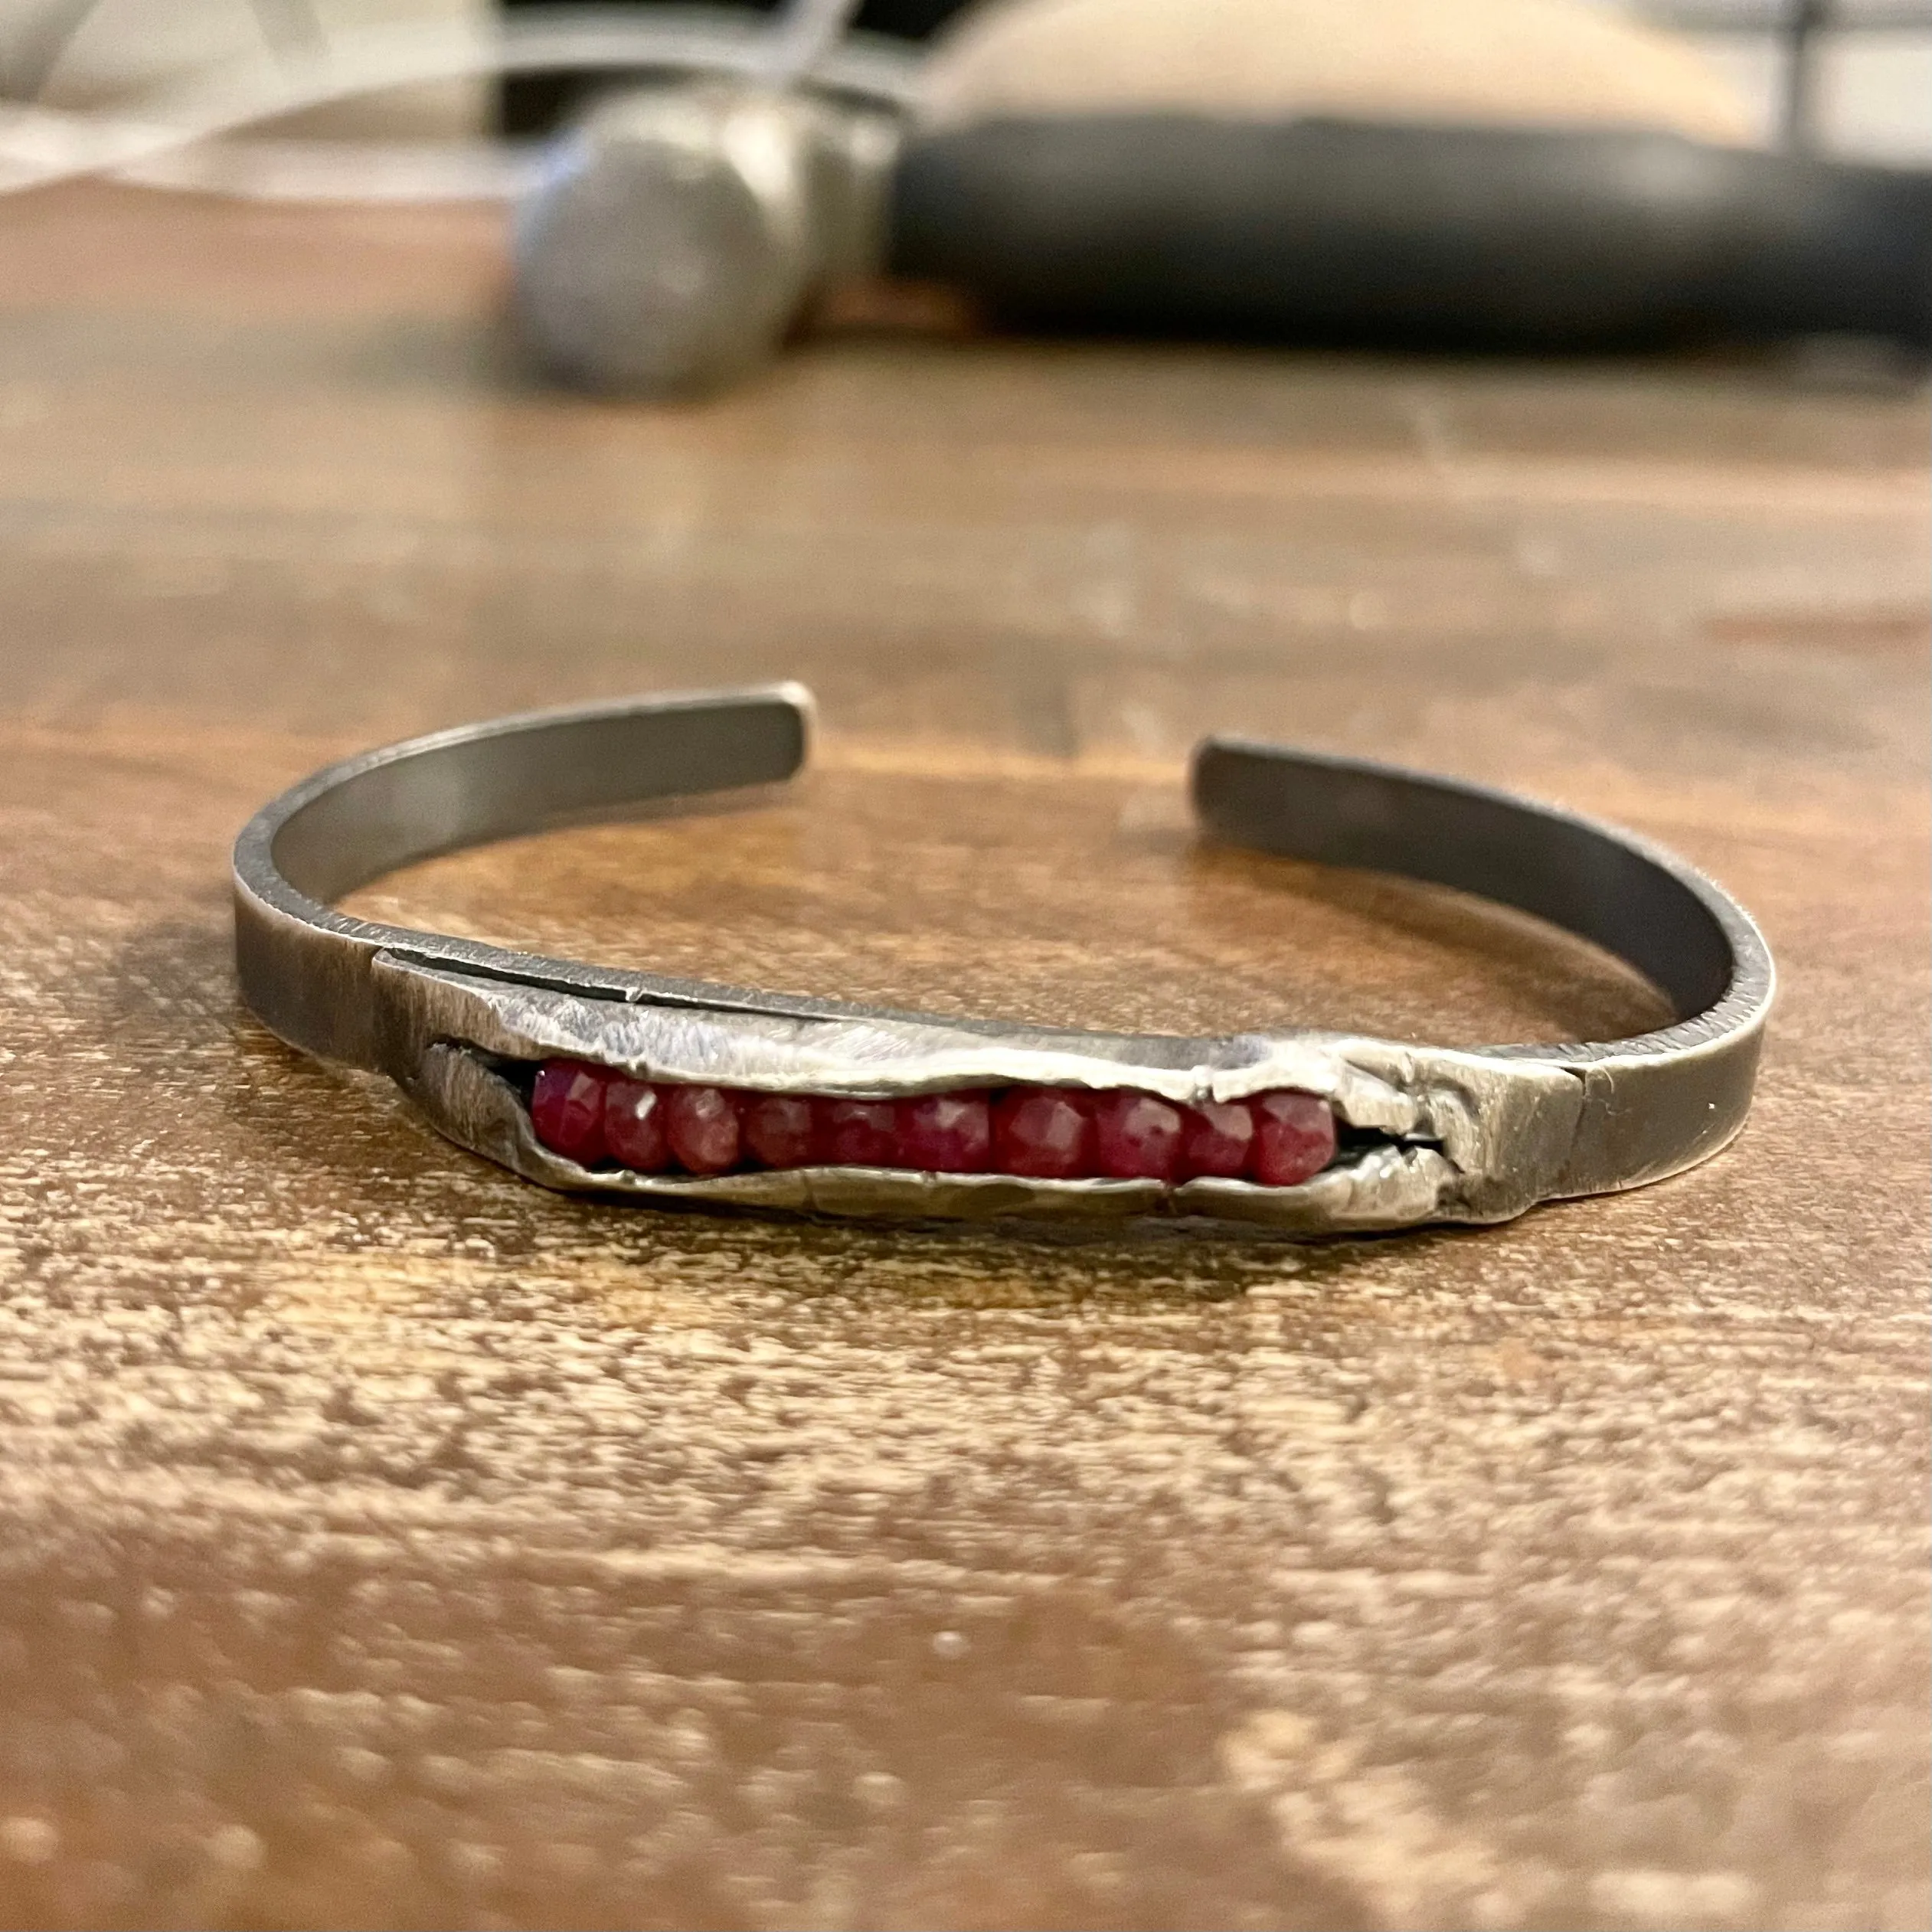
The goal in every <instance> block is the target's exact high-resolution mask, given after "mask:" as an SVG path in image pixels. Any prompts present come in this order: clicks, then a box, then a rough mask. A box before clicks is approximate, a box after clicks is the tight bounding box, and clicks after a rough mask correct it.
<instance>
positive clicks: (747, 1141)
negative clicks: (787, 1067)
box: [738, 1093, 812, 1167]
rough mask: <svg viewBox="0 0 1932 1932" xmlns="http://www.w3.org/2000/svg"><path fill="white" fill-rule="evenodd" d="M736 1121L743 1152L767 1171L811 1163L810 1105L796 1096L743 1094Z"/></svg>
mask: <svg viewBox="0 0 1932 1932" xmlns="http://www.w3.org/2000/svg"><path fill="white" fill-rule="evenodd" d="M738 1117H739V1121H740V1126H741V1128H742V1130H743V1132H744V1146H745V1152H747V1153H748V1154H750V1156H751V1157H752V1158H753V1159H754V1160H758V1161H762V1162H763V1163H764V1164H765V1165H766V1166H767V1167H806V1166H809V1165H810V1163H811V1160H812V1103H811V1102H810V1101H809V1100H804V1099H802V1098H801V1097H799V1095H797V1094H796V1093H747V1095H746V1096H745V1097H744V1100H743V1101H742V1102H741V1103H740V1109H739V1116H738Z"/></svg>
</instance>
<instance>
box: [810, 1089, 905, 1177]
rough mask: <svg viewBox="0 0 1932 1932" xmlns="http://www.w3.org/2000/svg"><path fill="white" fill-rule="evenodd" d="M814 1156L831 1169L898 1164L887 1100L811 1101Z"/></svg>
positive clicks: (896, 1141) (892, 1121)
mask: <svg viewBox="0 0 1932 1932" xmlns="http://www.w3.org/2000/svg"><path fill="white" fill-rule="evenodd" d="M812 1115H813V1123H812V1124H813V1129H814V1133H813V1157H814V1158H815V1159H817V1160H819V1161H822V1162H824V1163H825V1165H827V1166H830V1167H892V1166H896V1165H897V1156H898V1152H899V1136H898V1135H897V1133H896V1132H895V1131H894V1127H895V1123H894V1117H893V1116H894V1108H893V1105H892V1103H891V1101H890V1100H814V1101H813V1102H812Z"/></svg>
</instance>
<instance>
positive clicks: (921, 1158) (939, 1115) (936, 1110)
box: [898, 1093, 993, 1174]
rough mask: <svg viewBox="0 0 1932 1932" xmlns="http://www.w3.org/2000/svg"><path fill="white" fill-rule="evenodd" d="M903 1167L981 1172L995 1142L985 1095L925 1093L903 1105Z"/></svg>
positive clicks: (900, 1120) (938, 1171) (900, 1112)
mask: <svg viewBox="0 0 1932 1932" xmlns="http://www.w3.org/2000/svg"><path fill="white" fill-rule="evenodd" d="M898 1128H899V1165H901V1167H919V1168H924V1169H926V1170H927V1172H929V1173H932V1174H979V1173H983V1172H985V1170H986V1162H987V1161H988V1160H989V1159H990V1158H991V1157H992V1146H993V1122H992V1108H991V1107H989V1106H988V1105H987V1103H986V1096H985V1095H984V1094H983V1093H922V1094H920V1096H919V1097H918V1098H917V1100H901V1102H900V1103H899V1107H898Z"/></svg>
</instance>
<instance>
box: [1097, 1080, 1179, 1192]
mask: <svg viewBox="0 0 1932 1932" xmlns="http://www.w3.org/2000/svg"><path fill="white" fill-rule="evenodd" d="M1093 1152H1094V1154H1095V1156H1096V1158H1097V1160H1098V1162H1099V1165H1100V1172H1102V1173H1103V1174H1110V1175H1115V1176H1116V1177H1118V1178H1120V1179H1122V1180H1147V1181H1169V1180H1172V1178H1174V1169H1175V1164H1176V1163H1177V1162H1178V1160H1179V1159H1180V1157H1181V1110H1180V1109H1179V1108H1178V1107H1170V1106H1169V1104H1168V1103H1167V1102H1166V1101H1165V1100H1159V1099H1157V1098H1156V1097H1155V1096H1154V1095H1153V1094H1152V1093H1103V1094H1101V1095H1100V1096H1099V1097H1097V1099H1096V1100H1095V1101H1094V1103H1093Z"/></svg>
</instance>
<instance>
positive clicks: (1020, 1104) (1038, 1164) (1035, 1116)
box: [993, 1087, 1093, 1181]
mask: <svg viewBox="0 0 1932 1932" xmlns="http://www.w3.org/2000/svg"><path fill="white" fill-rule="evenodd" d="M993 1165H994V1166H995V1167H996V1168H997V1169H999V1171H1000V1172H1002V1173H1003V1174H1023V1175H1027V1176H1028V1178H1031V1179H1033V1180H1039V1181H1071V1180H1074V1179H1077V1178H1079V1177H1080V1175H1084V1174H1087V1173H1090V1172H1092V1171H1093V1103H1092V1101H1091V1100H1090V1097H1088V1096H1087V1094H1085V1093H1080V1092H1079V1091H1078V1090H1076V1089H1074V1088H1073V1087H1011V1088H1009V1089H1008V1090H1007V1092H1006V1093H1005V1094H1004V1095H1003V1096H1002V1097H1001V1100H1000V1102H999V1105H998V1106H997V1107H995V1108H994V1109H993Z"/></svg>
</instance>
